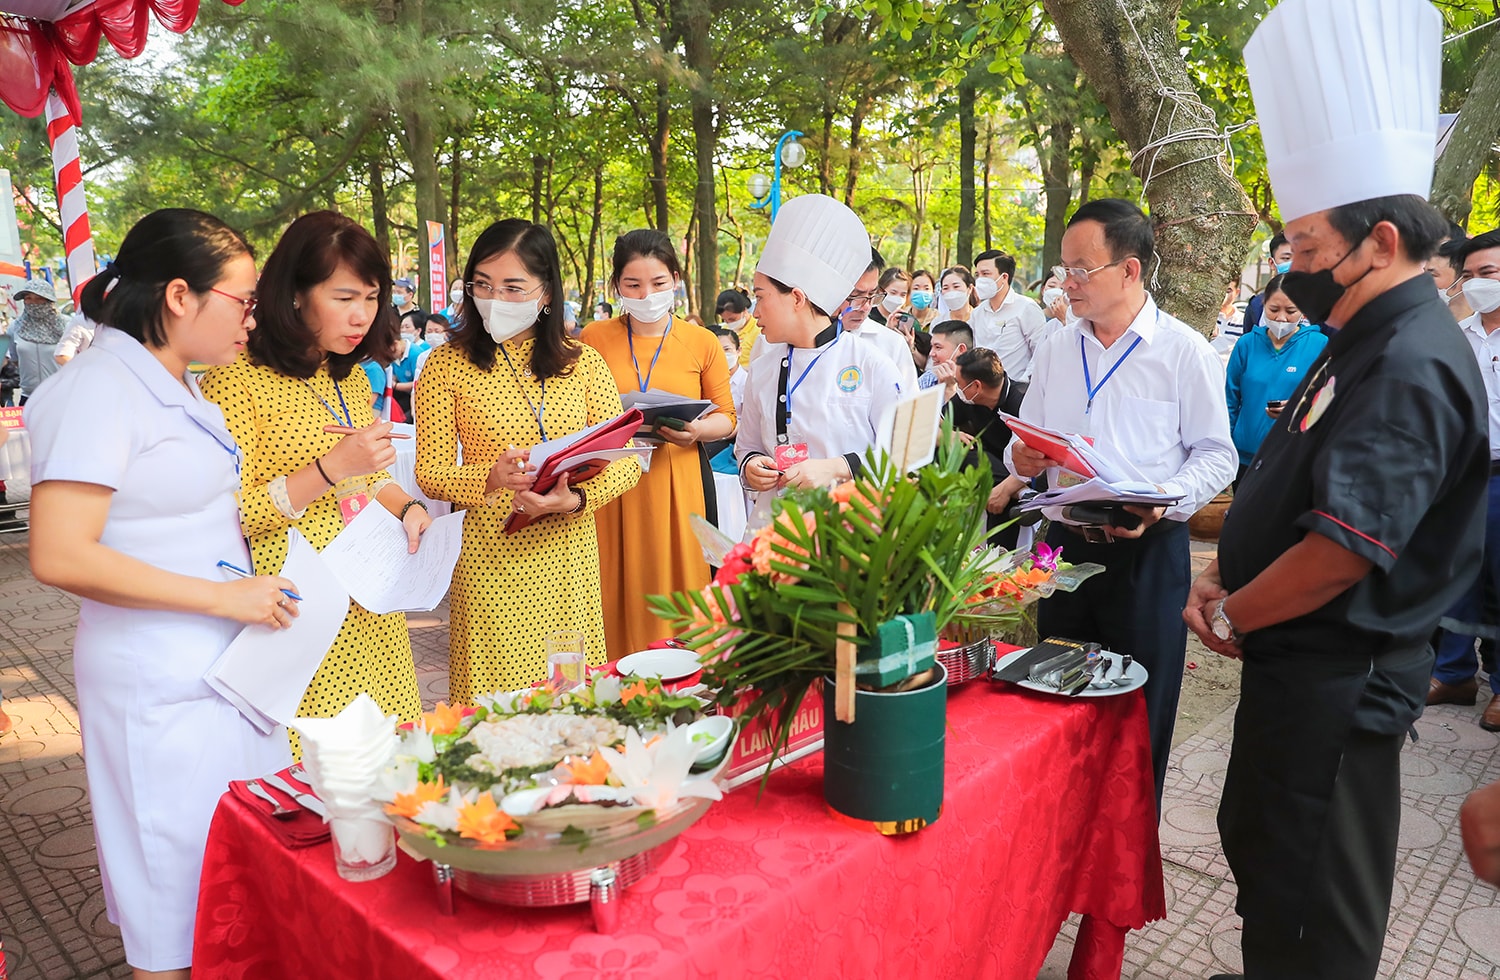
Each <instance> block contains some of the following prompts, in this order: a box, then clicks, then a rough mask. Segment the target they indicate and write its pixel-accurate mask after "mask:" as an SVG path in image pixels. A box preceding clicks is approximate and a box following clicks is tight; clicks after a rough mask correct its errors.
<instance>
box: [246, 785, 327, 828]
mask: <svg viewBox="0 0 1500 980" xmlns="http://www.w3.org/2000/svg"><path fill="white" fill-rule="evenodd" d="M262 779H263V780H264V781H265V782H268V783H270V784H271V785H272V786H275V787H276V788H277V789H279V790H281V791H282V792H283V793H285V794H287V795H288V796H290V797H291V798H292V799H294V800H296V801H297V803H298V805H299V806H301V807H303V808H304V809H307V810H311V811H312V812H313V813H316V814H317V815H318V816H320V817H323V818H324V819H327V817H328V808H327V807H326V806H324V805H323V801H322V800H320V799H318V798H317V797H316V796H313V795H312V794H311V793H307V792H304V791H303V790H300V789H298V788H297V787H295V786H293V785H292V784H291V783H289V782H287V781H286V780H285V779H282V778H281V777H280V776H264V777H262Z"/></svg>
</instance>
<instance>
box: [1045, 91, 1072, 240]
mask: <svg viewBox="0 0 1500 980" xmlns="http://www.w3.org/2000/svg"><path fill="white" fill-rule="evenodd" d="M1072 142H1073V123H1072V121H1071V120H1068V119H1054V120H1053V121H1052V126H1051V127H1050V128H1049V129H1048V130H1047V161H1046V167H1045V169H1044V170H1043V172H1042V193H1043V195H1045V197H1046V198H1047V219H1046V225H1045V227H1044V228H1043V230H1042V268H1043V269H1050V268H1052V267H1053V266H1054V265H1057V264H1058V263H1059V262H1061V261H1062V236H1063V231H1064V230H1066V227H1067V220H1068V205H1069V204H1071V203H1072V201H1073V188H1072V185H1071V184H1070V183H1069V182H1070V181H1071V179H1072V177H1073V168H1072V166H1071V165H1070V164H1069V162H1068V149H1069V147H1070V146H1071V145H1072Z"/></svg>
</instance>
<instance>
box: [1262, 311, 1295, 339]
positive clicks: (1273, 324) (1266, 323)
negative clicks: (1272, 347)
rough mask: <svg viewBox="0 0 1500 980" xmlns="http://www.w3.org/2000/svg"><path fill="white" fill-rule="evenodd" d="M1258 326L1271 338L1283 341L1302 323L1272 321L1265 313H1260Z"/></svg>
mask: <svg viewBox="0 0 1500 980" xmlns="http://www.w3.org/2000/svg"><path fill="white" fill-rule="evenodd" d="M1260 325H1261V326H1263V327H1265V328H1266V329H1267V330H1268V331H1270V333H1271V336H1272V337H1275V338H1276V339H1277V340H1285V339H1286V338H1288V337H1290V336H1291V335H1292V331H1293V330H1296V329H1297V328H1298V327H1300V326H1302V323H1301V321H1298V322H1297V323H1287V322H1285V321H1283V320H1272V319H1271V318H1270V317H1269V316H1267V315H1266V314H1265V313H1262V314H1261V315H1260Z"/></svg>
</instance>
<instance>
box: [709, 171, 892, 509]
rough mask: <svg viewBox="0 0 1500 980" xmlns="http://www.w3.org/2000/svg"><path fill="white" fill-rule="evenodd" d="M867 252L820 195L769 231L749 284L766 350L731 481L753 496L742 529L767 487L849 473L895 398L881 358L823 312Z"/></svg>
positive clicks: (849, 218)
mask: <svg viewBox="0 0 1500 980" xmlns="http://www.w3.org/2000/svg"><path fill="white" fill-rule="evenodd" d="M870 255H871V253H870V237H869V235H868V234H867V233H866V231H865V227H864V224H863V223H862V222H861V221H860V220H859V217H858V216H857V215H855V213H854V212H853V211H851V210H849V208H848V207H847V206H845V205H844V204H842V203H840V202H838V201H836V200H834V199H833V198H831V197H825V196H823V195H821V194H804V195H802V196H801V197H797V198H793V199H792V200H791V201H790V202H788V203H787V204H786V205H784V206H783V207H782V209H781V211H780V212H778V213H777V215H776V223H775V224H774V225H772V226H771V232H770V235H769V236H767V239H766V245H765V248H764V249H763V250H762V252H761V260H760V263H759V264H758V265H757V266H756V269H755V279H754V289H755V301H756V306H755V311H756V319H757V322H759V324H760V328H761V337H762V339H763V340H764V341H765V342H766V351H765V354H764V356H762V357H759V358H757V359H755V360H754V361H752V363H751V367H750V379H749V381H748V382H746V385H745V400H744V412H743V415H742V417H741V419H740V426H739V436H738V438H737V439H736V441H735V456H736V458H737V459H738V460H739V464H740V480H741V481H742V482H743V483H744V485H745V487H747V488H748V489H750V490H755V491H762V492H761V494H760V498H759V500H758V501H757V504H756V507H755V515H754V516H753V517H752V519H751V525H752V526H756V525H759V524H764V523H765V522H766V521H767V520H769V518H770V509H769V502H770V500H771V498H772V494H771V493H769V492H767V491H774V490H778V489H780V488H783V487H788V486H791V487H810V486H825V485H827V484H829V483H836V482H839V481H841V480H847V479H849V478H850V477H851V476H854V475H856V474H857V473H858V472H859V469H860V465H861V460H862V458H863V456H864V452H865V450H866V449H868V448H869V447H870V446H871V445H873V444H874V442H875V428H876V424H877V423H878V421H879V419H880V414H881V412H882V411H883V410H884V409H885V408H886V406H887V405H889V404H890V403H891V402H893V401H895V400H897V399H898V398H900V396H901V374H900V371H899V369H898V368H897V366H896V365H895V364H894V363H892V362H891V359H890V358H889V357H887V356H886V355H885V354H883V353H882V352H881V351H879V350H878V349H877V348H876V347H875V345H873V344H867V343H863V342H861V341H860V340H858V339H857V337H856V336H855V335H854V334H852V333H847V332H841V331H840V330H839V328H838V325H837V324H835V323H833V322H832V320H831V319H830V318H829V315H828V313H829V311H832V310H836V309H838V308H839V307H840V306H842V305H843V303H844V301H845V300H846V299H848V297H849V294H850V293H851V292H852V291H853V290H854V285H855V283H856V282H857V281H858V280H859V277H860V276H861V275H862V274H863V273H864V271H865V269H866V268H867V267H868V266H869V264H870Z"/></svg>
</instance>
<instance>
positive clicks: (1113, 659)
mask: <svg viewBox="0 0 1500 980" xmlns="http://www.w3.org/2000/svg"><path fill="white" fill-rule="evenodd" d="M1030 652H1031V648H1030V647H1025V648H1023V649H1020V650H1014V651H1012V652H1010V653H1007V654H1005V655H1004V656H1003V657H1000V658H999V659H998V660H996V661H995V666H994V668H993V669H992V671H991V672H992V673H998V672H999V671H1001V670H1004V669H1005V667H1006V666H1007V665H1009V664H1010V663H1011V662H1013V661H1015V660H1017V659H1019V658H1021V657H1023V656H1025V655H1026V654H1028V653H1030ZM1101 656H1103V657H1104V658H1105V659H1107V660H1108V661H1109V664H1110V675H1111V676H1113V677H1115V678H1119V677H1120V676H1121V675H1120V664H1121V660H1120V655H1119V654H1118V653H1111V652H1109V651H1108V650H1105V651H1103V652H1102V654H1101ZM1148 676H1149V675H1148V674H1147V673H1146V668H1145V667H1142V666H1141V665H1140V663H1138V662H1136V661H1134V660H1132V661H1131V663H1130V667H1129V668H1128V669H1127V670H1126V671H1125V673H1124V680H1125V681H1126V683H1124V684H1114V685H1111V686H1110V687H1105V688H1097V687H1093V686H1089V687H1085V688H1084V689H1083V690H1081V691H1079V692H1078V693H1077V694H1065V693H1063V692H1061V691H1059V690H1057V689H1056V688H1053V687H1048V686H1046V685H1045V684H1038V683H1036V682H1035V681H1031V680H1022V681H1011V682H1010V683H1014V684H1016V685H1017V686H1019V687H1024V688H1026V689H1027V690H1029V691H1039V692H1041V693H1042V694H1050V695H1052V696H1053V697H1060V698H1112V697H1114V696H1115V695H1117V694H1129V693H1130V692H1131V691H1135V690H1138V689H1140V688H1141V687H1143V686H1144V685H1145V683H1146V678H1147V677H1148Z"/></svg>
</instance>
